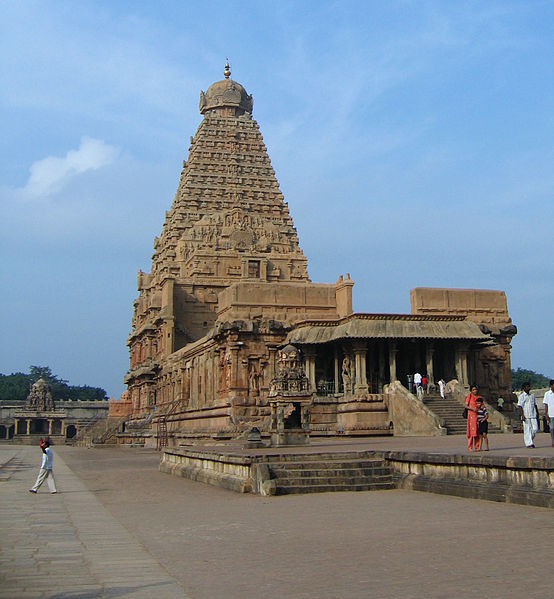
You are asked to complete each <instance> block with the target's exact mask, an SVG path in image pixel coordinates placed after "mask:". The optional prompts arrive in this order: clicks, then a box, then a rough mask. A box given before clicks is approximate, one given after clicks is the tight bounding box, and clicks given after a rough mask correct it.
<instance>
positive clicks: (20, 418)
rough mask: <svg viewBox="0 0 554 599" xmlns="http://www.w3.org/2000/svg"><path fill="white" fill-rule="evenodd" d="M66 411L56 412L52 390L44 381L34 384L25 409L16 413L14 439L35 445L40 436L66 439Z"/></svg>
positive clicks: (40, 380)
mask: <svg viewBox="0 0 554 599" xmlns="http://www.w3.org/2000/svg"><path fill="white" fill-rule="evenodd" d="M66 416H67V414H66V411H65V410H64V409H61V410H56V406H55V404H54V398H53V396H52V389H51V387H50V385H49V384H48V383H47V382H46V381H45V380H44V379H39V380H38V381H37V382H36V383H33V385H32V386H31V390H30V392H29V395H28V396H27V400H26V402H25V407H24V408H23V409H22V410H16V412H15V413H14V423H15V426H14V439H19V442H23V443H34V442H36V439H38V437H39V436H42V435H48V436H49V437H50V438H53V439H56V437H57V438H58V439H57V440H60V439H64V438H65V435H66V430H65V419H66Z"/></svg>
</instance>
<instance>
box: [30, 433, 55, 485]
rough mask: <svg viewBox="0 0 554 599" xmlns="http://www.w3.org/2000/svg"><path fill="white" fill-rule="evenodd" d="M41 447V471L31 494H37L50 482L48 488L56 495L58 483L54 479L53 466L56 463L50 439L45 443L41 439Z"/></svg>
mask: <svg viewBox="0 0 554 599" xmlns="http://www.w3.org/2000/svg"><path fill="white" fill-rule="evenodd" d="M39 446H40V448H41V449H42V463H41V465H40V470H39V473H38V476H37V480H36V482H35V484H34V485H33V486H32V487H31V488H30V489H29V492H30V493H36V492H37V491H38V488H39V487H40V485H42V483H43V482H44V481H47V482H48V488H49V489H50V493H56V492H57V490H56V481H55V479H54V472H52V465H53V463H54V454H53V453H52V450H51V449H50V441H49V439H45V440H44V441H43V440H42V439H41V440H40V442H39Z"/></svg>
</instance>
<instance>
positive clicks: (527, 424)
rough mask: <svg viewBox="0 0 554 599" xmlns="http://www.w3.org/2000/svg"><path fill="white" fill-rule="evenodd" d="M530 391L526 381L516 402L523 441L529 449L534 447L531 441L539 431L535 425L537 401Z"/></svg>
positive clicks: (529, 384)
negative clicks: (521, 424)
mask: <svg viewBox="0 0 554 599" xmlns="http://www.w3.org/2000/svg"><path fill="white" fill-rule="evenodd" d="M530 391H531V383H530V382H528V381H526V382H525V383H523V391H522V392H521V393H520V395H519V397H518V400H517V407H518V408H519V412H520V416H521V421H522V422H523V441H524V443H525V446H526V447H528V448H529V449H530V448H533V447H535V444H534V443H533V440H534V439H535V435H536V434H537V431H538V430H539V427H538V425H537V400H536V399H535V394H534V393H530Z"/></svg>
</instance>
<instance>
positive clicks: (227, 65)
mask: <svg viewBox="0 0 554 599" xmlns="http://www.w3.org/2000/svg"><path fill="white" fill-rule="evenodd" d="M223 74H224V75H225V79H229V77H230V75H231V69H230V68H229V60H228V59H226V60H225V70H224V71H223Z"/></svg>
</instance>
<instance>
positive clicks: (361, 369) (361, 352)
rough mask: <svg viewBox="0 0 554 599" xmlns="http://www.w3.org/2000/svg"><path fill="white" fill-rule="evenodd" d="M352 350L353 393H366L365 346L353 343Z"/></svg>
mask: <svg viewBox="0 0 554 599" xmlns="http://www.w3.org/2000/svg"><path fill="white" fill-rule="evenodd" d="M352 349H353V350H354V363H355V375H356V378H355V383H354V393H367V391H368V387H367V375H366V351H367V344H366V343H365V342H363V343H355V344H354V346H353V348H352Z"/></svg>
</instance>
